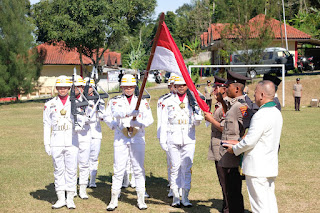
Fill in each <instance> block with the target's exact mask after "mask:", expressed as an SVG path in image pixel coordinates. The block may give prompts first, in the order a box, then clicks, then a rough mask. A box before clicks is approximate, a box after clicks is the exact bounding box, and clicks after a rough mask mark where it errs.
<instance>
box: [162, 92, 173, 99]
mask: <svg viewBox="0 0 320 213" xmlns="http://www.w3.org/2000/svg"><path fill="white" fill-rule="evenodd" d="M170 94H171V93H166V94H164V95H161V96H160V97H159V99H160V98H163V97H165V96H167V95H170Z"/></svg>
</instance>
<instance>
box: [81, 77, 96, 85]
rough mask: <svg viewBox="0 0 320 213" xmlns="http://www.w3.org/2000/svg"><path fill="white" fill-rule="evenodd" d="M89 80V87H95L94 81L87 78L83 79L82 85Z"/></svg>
mask: <svg viewBox="0 0 320 213" xmlns="http://www.w3.org/2000/svg"><path fill="white" fill-rule="evenodd" d="M89 80H90V83H89V85H91V86H95V85H96V84H95V83H94V80H93V79H92V78H91V79H90V78H89V77H85V78H84V80H83V82H84V84H85V85H86V84H87V82H88V81H89Z"/></svg>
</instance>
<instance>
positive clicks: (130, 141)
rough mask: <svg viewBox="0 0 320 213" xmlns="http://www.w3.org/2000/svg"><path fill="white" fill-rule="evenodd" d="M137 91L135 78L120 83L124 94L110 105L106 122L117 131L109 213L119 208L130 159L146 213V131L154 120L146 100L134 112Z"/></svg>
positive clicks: (128, 76)
mask: <svg viewBox="0 0 320 213" xmlns="http://www.w3.org/2000/svg"><path fill="white" fill-rule="evenodd" d="M135 87H136V79H135V78H134V76H133V75H130V74H125V75H124V76H123V77H122V80H121V88H122V91H123V94H122V95H120V96H116V97H115V98H113V99H111V100H110V101H109V105H110V109H111V110H110V111H111V114H107V115H106V118H105V119H104V120H105V121H106V122H107V124H108V125H109V127H110V128H111V129H113V130H114V131H115V135H114V164H113V170H114V175H113V177H112V191H111V201H110V203H109V205H108V207H107V210H108V211H113V210H115V208H117V206H118V196H119V194H120V190H121V186H122V181H123V176H124V172H125V169H126V164H127V161H128V158H129V155H130V157H131V160H132V167H133V173H134V176H135V179H136V191H137V195H138V208H139V209H141V210H142V209H147V205H146V203H145V201H144V195H145V170H144V156H145V127H147V126H149V125H150V124H152V123H153V117H152V113H151V109H150V107H149V104H148V102H147V101H146V100H144V99H143V100H141V104H140V107H139V110H135V107H136V104H137V101H138V98H137V97H136V96H135V95H134V90H135ZM107 111H108V110H107ZM133 117H136V120H133ZM132 127H133V129H132ZM131 129H132V130H131Z"/></svg>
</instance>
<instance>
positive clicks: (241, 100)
mask: <svg viewBox="0 0 320 213" xmlns="http://www.w3.org/2000/svg"><path fill="white" fill-rule="evenodd" d="M238 102H240V103H242V104H244V103H246V101H245V100H243V99H238Z"/></svg>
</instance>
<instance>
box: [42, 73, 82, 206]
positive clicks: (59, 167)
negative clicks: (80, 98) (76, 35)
mask: <svg viewBox="0 0 320 213" xmlns="http://www.w3.org/2000/svg"><path fill="white" fill-rule="evenodd" d="M70 86H71V79H70V78H69V77H67V76H64V75H62V76H59V77H58V78H57V80H56V89H57V90H58V96H57V97H54V98H52V99H51V100H50V101H48V102H47V103H46V104H45V105H44V112H43V128H44V146H45V150H46V152H47V154H48V155H49V156H50V155H52V160H53V166H54V185H55V190H56V193H57V196H58V201H57V202H56V203H55V204H54V205H52V208H53V209H58V208H61V207H63V206H65V205H67V207H68V208H69V209H75V208H76V206H75V204H74V202H73V197H74V193H75V189H76V184H77V157H78V135H77V134H76V133H75V131H74V125H73V115H72V114H71V102H70V98H69V95H68V92H69V90H70ZM65 192H67V200H66V198H65Z"/></svg>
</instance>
